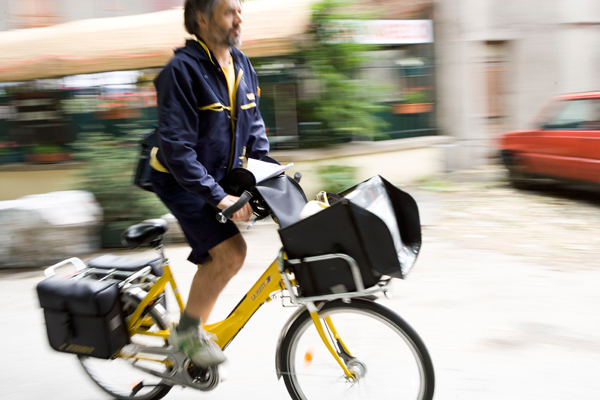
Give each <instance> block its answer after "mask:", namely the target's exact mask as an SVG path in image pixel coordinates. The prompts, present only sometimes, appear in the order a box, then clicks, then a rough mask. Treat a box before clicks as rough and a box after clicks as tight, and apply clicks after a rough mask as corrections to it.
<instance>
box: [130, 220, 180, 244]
mask: <svg viewBox="0 0 600 400" xmlns="http://www.w3.org/2000/svg"><path fill="white" fill-rule="evenodd" d="M168 229H169V227H168V225H167V221H165V220H164V219H147V220H145V221H142V222H140V223H139V224H136V225H132V226H130V227H129V228H127V230H126V231H125V232H123V234H122V235H121V243H123V245H125V246H128V247H130V248H132V249H136V248H138V247H140V246H142V245H144V244H147V243H150V245H151V246H153V247H154V246H156V245H158V244H160V242H161V241H162V235H164V234H165V232H167V230H168Z"/></svg>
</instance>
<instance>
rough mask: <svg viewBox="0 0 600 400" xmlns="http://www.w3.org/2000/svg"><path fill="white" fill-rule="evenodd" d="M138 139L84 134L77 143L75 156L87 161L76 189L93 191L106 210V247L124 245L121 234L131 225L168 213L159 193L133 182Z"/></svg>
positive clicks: (79, 175) (104, 230) (103, 236)
mask: <svg viewBox="0 0 600 400" xmlns="http://www.w3.org/2000/svg"><path fill="white" fill-rule="evenodd" d="M138 141H139V139H138V138H137V137H131V136H126V137H123V138H119V139H116V138H114V137H113V136H112V135H109V134H106V133H83V134H81V135H80V139H79V140H78V141H77V142H75V143H74V145H73V147H74V148H75V158H77V159H78V160H81V161H82V162H83V167H82V169H81V170H80V172H79V174H78V178H79V179H78V181H77V183H76V184H75V185H76V188H77V189H81V190H87V191H89V192H91V193H93V194H94V196H95V197H96V200H97V201H98V203H99V204H100V206H101V207H102V209H103V211H104V227H103V229H102V232H101V236H102V246H103V247H122V244H121V239H120V237H121V233H122V232H123V230H124V229H126V228H127V227H128V226H130V225H133V224H136V223H138V222H140V221H143V220H144V219H149V218H160V216H162V215H164V214H166V213H168V211H167V209H166V208H165V207H164V206H163V205H162V203H161V202H160V200H158V198H157V197H156V195H154V194H153V193H149V192H146V191H144V190H142V189H139V188H137V187H134V186H133V185H132V180H133V174H134V170H135V164H136V161H137V157H138V149H139V147H138Z"/></svg>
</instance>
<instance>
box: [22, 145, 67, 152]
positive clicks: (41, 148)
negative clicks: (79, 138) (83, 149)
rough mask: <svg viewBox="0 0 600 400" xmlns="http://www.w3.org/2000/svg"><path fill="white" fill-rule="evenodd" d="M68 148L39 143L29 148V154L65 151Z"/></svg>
mask: <svg viewBox="0 0 600 400" xmlns="http://www.w3.org/2000/svg"><path fill="white" fill-rule="evenodd" d="M66 152H68V150H67V149H66V148H65V147H63V146H59V145H50V144H49V145H39V146H34V147H32V148H30V149H29V153H31V154H55V153H66Z"/></svg>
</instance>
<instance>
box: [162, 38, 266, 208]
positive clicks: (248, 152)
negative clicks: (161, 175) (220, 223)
mask: <svg viewBox="0 0 600 400" xmlns="http://www.w3.org/2000/svg"><path fill="white" fill-rule="evenodd" d="M231 55H232V58H233V64H234V68H235V76H236V84H235V89H234V93H235V94H236V96H235V105H234V106H233V107H232V106H231V99H230V96H229V89H228V86H227V80H226V78H225V75H224V73H223V72H222V71H221V67H220V66H219V63H218V62H217V60H216V58H215V57H214V56H213V54H212V53H211V52H210V50H209V49H208V48H207V47H206V46H205V45H204V43H200V42H199V41H196V40H188V41H187V42H186V44H185V47H182V48H180V49H177V50H176V51H175V56H174V57H173V58H172V59H171V61H169V63H168V64H167V65H166V66H165V67H164V69H163V70H162V71H161V72H160V74H159V75H158V77H157V78H156V80H155V81H154V85H155V87H156V92H157V95H158V118H159V128H158V132H159V135H158V136H159V150H158V152H157V153H155V158H154V160H153V164H152V165H153V167H154V168H155V169H158V170H162V171H163V172H167V171H168V172H170V173H172V174H173V176H174V178H175V179H176V180H177V182H178V183H179V184H180V185H181V186H183V187H184V188H185V189H187V190H188V191H189V192H191V193H193V194H195V195H197V196H200V197H201V198H203V199H204V200H205V201H206V202H207V203H209V204H211V205H213V206H216V205H217V204H218V203H219V202H220V201H221V200H222V199H223V198H224V197H225V196H226V193H225V191H224V190H223V188H221V186H219V184H218V182H219V181H220V180H221V179H222V178H223V177H224V176H225V175H226V174H227V173H228V172H229V171H230V170H231V169H232V168H235V167H241V166H242V161H243V157H244V156H246V157H249V158H256V159H261V158H262V157H264V156H265V155H267V154H268V152H269V142H268V140H267V135H266V132H265V125H264V122H263V120H262V117H261V115H260V112H259V110H258V102H259V95H260V89H259V88H258V79H257V77H256V73H255V72H254V69H253V68H252V65H251V64H250V60H248V57H246V56H245V55H244V54H243V53H242V52H241V51H239V50H238V49H236V48H233V49H232V50H231ZM233 132H235V133H233ZM156 161H158V163H156Z"/></svg>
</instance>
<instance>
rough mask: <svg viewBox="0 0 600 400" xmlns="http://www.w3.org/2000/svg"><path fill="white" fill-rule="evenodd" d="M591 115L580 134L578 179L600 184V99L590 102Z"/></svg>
mask: <svg viewBox="0 0 600 400" xmlns="http://www.w3.org/2000/svg"><path fill="white" fill-rule="evenodd" d="M588 102H589V104H590V113H589V115H588V119H587V120H586V121H585V122H584V123H583V125H582V129H581V131H580V132H579V134H580V138H579V142H580V163H579V173H578V177H579V178H578V179H580V180H583V181H586V182H593V183H600V97H598V98H593V99H589V100H588Z"/></svg>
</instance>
